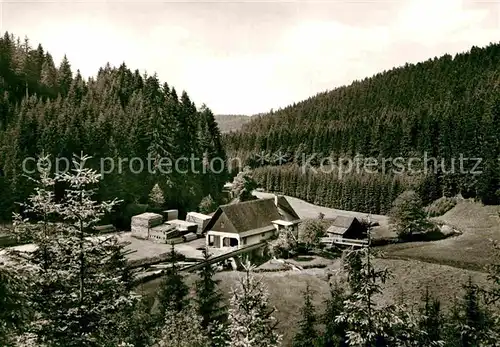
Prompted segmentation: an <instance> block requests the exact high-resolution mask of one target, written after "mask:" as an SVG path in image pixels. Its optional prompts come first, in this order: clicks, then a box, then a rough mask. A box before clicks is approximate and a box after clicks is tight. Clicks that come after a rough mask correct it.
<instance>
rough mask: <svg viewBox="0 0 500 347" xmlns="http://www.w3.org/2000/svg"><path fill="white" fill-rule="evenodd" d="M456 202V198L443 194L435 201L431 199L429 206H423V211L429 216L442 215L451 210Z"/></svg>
mask: <svg viewBox="0 0 500 347" xmlns="http://www.w3.org/2000/svg"><path fill="white" fill-rule="evenodd" d="M456 204H457V199H455V198H447V197H445V196H443V197H442V198H439V199H437V200H435V201H433V202H432V203H431V204H430V205H429V206H427V207H426V208H425V212H426V213H427V215H428V216H429V217H437V216H442V215H443V214H445V213H446V212H448V211H449V210H451V209H452V208H453V207H455V205H456Z"/></svg>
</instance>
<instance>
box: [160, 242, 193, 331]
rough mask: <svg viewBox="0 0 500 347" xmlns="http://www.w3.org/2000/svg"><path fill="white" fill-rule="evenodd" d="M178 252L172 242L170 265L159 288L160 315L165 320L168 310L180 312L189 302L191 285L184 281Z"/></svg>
mask: <svg viewBox="0 0 500 347" xmlns="http://www.w3.org/2000/svg"><path fill="white" fill-rule="evenodd" d="M177 257H178V255H177V253H176V252H175V246H174V244H172V248H171V251H170V267H169V268H168V269H167V270H166V274H165V276H164V277H163V280H162V281H161V284H160V288H159V290H158V303H159V317H160V320H161V321H163V320H164V319H165V315H166V314H167V311H168V312H180V311H181V310H182V309H183V308H184V306H186V305H187V303H188V298H187V295H188V294H189V287H188V286H187V285H186V284H185V283H184V277H183V276H182V274H181V272H180V269H179V266H178V264H177Z"/></svg>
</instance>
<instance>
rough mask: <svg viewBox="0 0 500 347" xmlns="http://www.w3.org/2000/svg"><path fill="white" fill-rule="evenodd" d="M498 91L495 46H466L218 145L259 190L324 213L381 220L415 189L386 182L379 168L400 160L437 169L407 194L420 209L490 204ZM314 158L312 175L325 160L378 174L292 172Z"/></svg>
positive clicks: (294, 108)
mask: <svg viewBox="0 0 500 347" xmlns="http://www.w3.org/2000/svg"><path fill="white" fill-rule="evenodd" d="M499 81H500V44H490V45H489V46H487V47H484V48H479V47H475V46H474V47H472V48H471V49H470V51H468V52H464V53H460V54H456V55H455V56H451V55H450V54H445V55H443V56H442V57H439V58H438V57H436V58H432V59H429V60H427V61H425V62H420V63H417V64H408V63H407V64H405V65H404V66H400V67H396V68H393V69H391V70H389V71H383V72H380V73H378V74H376V75H374V76H372V77H369V78H365V79H363V80H360V81H354V82H353V83H352V84H351V85H349V86H342V87H339V88H336V89H334V90H330V91H325V92H322V93H319V94H317V95H315V96H312V97H310V98H309V99H307V100H303V101H300V102H297V103H294V104H292V105H289V106H287V107H285V108H283V109H279V110H275V111H274V112H269V113H268V114H266V115H263V116H260V117H252V120H251V121H250V122H247V123H245V124H244V125H243V127H242V129H241V130H239V131H237V132H233V133H230V134H225V135H224V144H225V149H226V152H227V153H228V155H229V156H234V155H237V156H238V157H239V158H240V160H242V161H244V162H245V163H246V164H248V165H250V166H251V167H253V168H255V169H257V170H256V171H259V172H258V173H257V172H256V174H257V175H256V177H258V178H259V179H260V183H261V184H262V185H263V187H264V188H265V189H266V190H268V191H273V190H277V191H281V192H282V193H284V194H287V195H292V196H296V197H299V198H303V199H306V200H307V201H309V202H318V203H320V204H321V205H325V206H328V207H334V208H339V209H346V210H352V209H354V210H357V211H363V212H371V213H385V212H387V210H388V209H389V208H390V205H391V202H392V200H393V199H394V197H395V196H396V195H397V194H398V193H399V192H401V191H402V190H403V189H407V188H408V187H409V186H410V185H412V184H413V182H410V181H409V180H404V182H398V183H397V184H396V183H395V182H394V181H393V179H392V178H394V177H396V176H398V177H401V176H402V175H396V174H395V173H394V172H389V171H390V170H387V166H385V168H384V167H381V166H380V162H381V160H386V159H389V160H390V159H391V158H400V157H401V158H403V159H402V160H403V161H404V165H405V167H406V168H408V165H409V163H410V159H412V161H411V162H412V163H415V162H416V161H413V159H415V158H416V159H418V160H419V161H420V163H424V161H425V160H424V158H434V159H435V160H434V161H425V164H422V165H421V166H420V167H417V169H418V170H420V172H423V171H424V170H422V168H423V167H424V166H425V169H426V170H425V174H426V176H427V177H426V181H425V182H424V183H423V185H422V186H418V187H416V188H415V189H417V188H418V189H420V190H421V193H422V194H421V195H422V198H423V199H424V200H425V202H430V201H433V200H435V199H437V198H439V197H441V196H443V195H445V196H454V195H455V194H458V193H462V195H463V196H464V197H465V196H467V197H474V198H478V199H480V200H482V201H483V202H484V203H487V204H496V203H498V202H499V196H500V194H498V193H500V189H499V188H500V185H499V183H500V175H499V174H498V173H499V172H500V167H499V164H500V161H499V160H498V158H499V157H500V135H499V134H500V84H499ZM313 154H315V155H316V159H315V160H313V161H312V162H311V163H312V164H313V165H315V166H316V167H318V166H319V164H320V161H319V160H321V159H323V158H327V157H332V158H334V160H335V162H334V165H335V164H336V163H337V159H338V158H345V159H352V158H354V157H355V156H357V155H362V156H364V157H365V158H366V157H370V158H375V159H377V160H379V166H378V170H375V172H374V171H373V167H371V168H369V169H370V171H371V173H370V174H366V172H364V174H363V175H361V174H360V175H357V176H356V174H350V175H344V176H345V177H343V178H342V179H337V178H338V177H339V175H336V174H335V172H336V171H334V175H331V174H323V175H308V176H305V175H303V174H301V173H300V171H299V170H297V169H295V168H294V167H297V166H300V165H303V163H304V160H303V159H302V158H304V155H305V157H306V158H309V157H310V156H311V155H313ZM460 158H481V159H482V160H481V165H480V166H477V167H474V165H476V164H477V161H475V160H472V159H471V160H466V161H465V163H464V166H463V168H462V167H461V166H460V163H459V161H460ZM278 159H279V162H278ZM452 160H454V165H455V166H454V167H453V169H454V172H451V171H450V169H451V168H452V167H451V165H452ZM308 163H309V162H308ZM308 163H307V164H308ZM442 163H444V165H443V164H442ZM382 165H384V164H382ZM412 165H413V164H412ZM443 166H444V167H443ZM337 167H338V165H337ZM412 168H415V165H413V167H412ZM427 169H428V170H427ZM408 171H410V170H408ZM408 171H405V172H408ZM459 171H461V172H459ZM464 171H467V172H466V173H465V174H463V172H464ZM480 171H481V172H482V173H481V174H479V175H477V174H476V173H478V172H480ZM403 176H404V175H403ZM406 176H415V175H413V174H412V175H406ZM410 178H412V177H410Z"/></svg>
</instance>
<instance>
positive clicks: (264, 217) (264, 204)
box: [205, 199, 281, 233]
mask: <svg viewBox="0 0 500 347" xmlns="http://www.w3.org/2000/svg"><path fill="white" fill-rule="evenodd" d="M222 213H225V214H226V216H227V218H228V219H229V221H230V222H231V223H232V224H233V226H234V228H235V229H236V230H237V232H238V233H242V232H245V231H248V230H253V229H258V228H263V227H267V226H270V225H272V221H273V220H277V219H281V216H280V214H279V212H278V208H277V207H276V205H275V204H274V199H257V200H252V201H245V202H240V203H237V204H229V205H222V206H220V207H219V208H218V209H217V211H216V212H215V214H214V216H213V218H212V220H211V221H210V223H208V224H207V226H206V227H205V231H208V230H210V229H211V228H212V227H213V225H214V224H215V223H216V221H217V219H218V218H219V217H220V215H221V214H222Z"/></svg>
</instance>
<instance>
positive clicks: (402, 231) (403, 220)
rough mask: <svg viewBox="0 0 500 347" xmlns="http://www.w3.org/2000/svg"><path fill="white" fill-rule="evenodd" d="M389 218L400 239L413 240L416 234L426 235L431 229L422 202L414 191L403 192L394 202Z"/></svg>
mask: <svg viewBox="0 0 500 347" xmlns="http://www.w3.org/2000/svg"><path fill="white" fill-rule="evenodd" d="M389 217H390V222H391V223H392V224H393V228H394V231H395V232H396V233H397V234H398V237H399V238H400V239H411V237H412V235H413V234H414V233H424V232H427V231H428V230H430V228H431V225H430V224H429V221H428V220H427V218H426V213H425V211H424V209H423V207H422V200H421V199H420V197H419V196H418V194H417V193H416V192H415V191H413V190H408V191H405V192H403V193H402V194H401V195H399V196H398V197H397V198H396V200H394V203H393V206H392V209H391V211H390V214H389Z"/></svg>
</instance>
